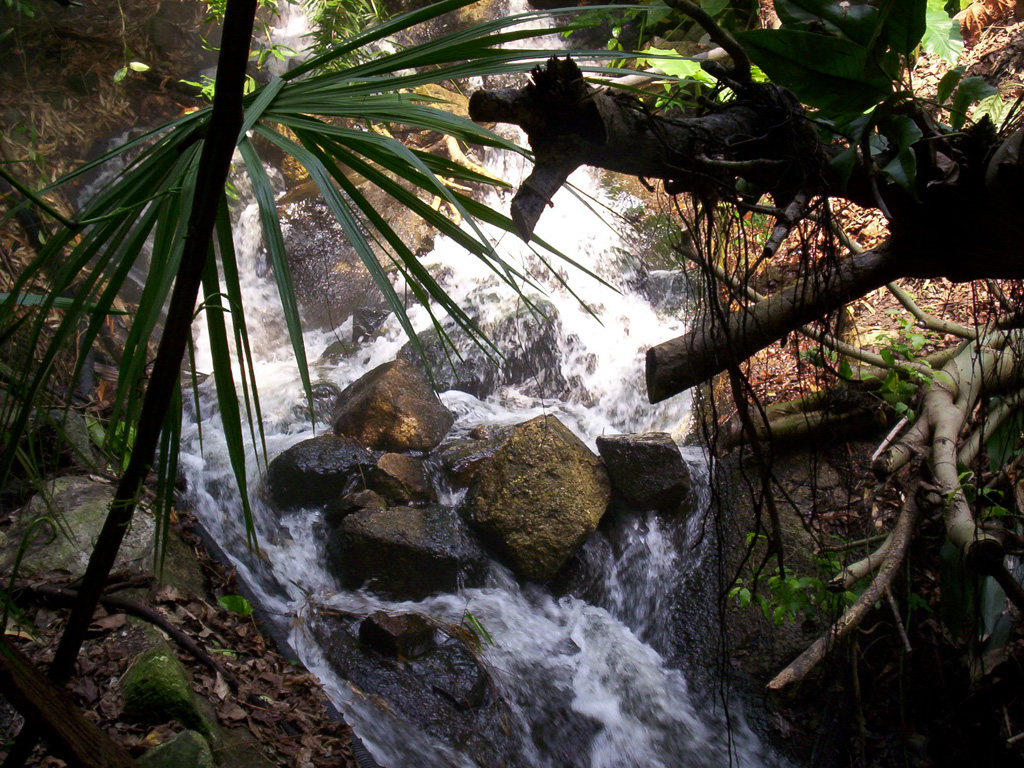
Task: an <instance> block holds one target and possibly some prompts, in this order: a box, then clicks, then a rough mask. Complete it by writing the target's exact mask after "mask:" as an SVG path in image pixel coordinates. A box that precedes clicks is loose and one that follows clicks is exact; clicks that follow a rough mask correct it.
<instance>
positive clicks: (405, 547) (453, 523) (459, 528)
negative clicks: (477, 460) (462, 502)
mask: <svg viewBox="0 0 1024 768" xmlns="http://www.w3.org/2000/svg"><path fill="white" fill-rule="evenodd" d="M327 556H328V564H329V565H330V567H331V568H332V570H333V571H334V573H335V575H337V576H338V578H339V579H340V580H341V582H342V584H344V585H345V586H346V587H349V588H356V587H359V586H361V585H363V584H368V585H369V588H370V590H372V591H373V592H377V593H379V594H382V595H385V596H388V597H390V598H392V599H395V600H422V599H423V598H425V597H429V596H430V595H435V594H438V593H441V592H454V591H456V590H457V589H459V588H460V587H463V586H466V587H471V586H480V585H481V584H482V583H483V580H484V577H485V576H486V574H487V556H486V555H485V554H484V552H483V550H481V549H480V546H479V545H478V544H477V543H476V542H475V541H474V540H473V537H472V536H471V535H470V533H469V531H468V530H467V529H466V527H465V524H464V523H463V522H462V520H461V519H460V518H459V515H458V513H456V512H455V510H453V509H450V508H448V507H443V506H440V505H431V506H427V507H415V508H414V507H394V508H391V509H384V510H376V509H366V510H363V511H361V512H353V513H352V514H350V515H348V516H347V517H346V518H345V519H344V520H342V522H341V525H340V526H339V527H338V528H337V529H335V530H334V531H332V532H331V535H330V538H329V539H328V544H327Z"/></svg>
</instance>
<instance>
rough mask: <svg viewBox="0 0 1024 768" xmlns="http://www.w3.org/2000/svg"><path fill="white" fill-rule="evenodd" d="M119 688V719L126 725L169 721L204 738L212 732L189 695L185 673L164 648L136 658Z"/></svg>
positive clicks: (144, 652)
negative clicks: (120, 699)
mask: <svg viewBox="0 0 1024 768" xmlns="http://www.w3.org/2000/svg"><path fill="white" fill-rule="evenodd" d="M121 688H122V690H123V691H124V707H123V709H122V712H121V717H122V718H124V719H125V720H127V721H128V722H130V723H143V724H147V725H159V724H161V723H166V722H170V721H172V720H173V721H176V722H179V723H181V724H182V725H184V726H185V727H186V728H190V729H192V730H195V731H199V732H200V733H202V734H203V735H205V736H209V735H210V734H211V733H212V732H213V724H212V723H211V722H210V721H209V720H208V719H207V718H206V716H204V715H203V713H202V712H201V710H200V709H199V706H198V704H197V702H196V698H195V695H194V694H193V693H192V685H191V682H190V681H189V677H188V671H187V670H186V669H185V666H184V665H183V664H182V663H181V662H180V661H178V657H177V656H175V655H174V653H173V652H172V651H171V649H170V648H169V647H168V646H167V645H166V644H160V645H157V646H155V647H153V648H150V649H149V650H147V651H143V652H142V653H141V654H139V656H138V657H136V659H135V661H133V662H132V665H131V666H130V667H129V668H128V671H127V672H125V674H124V677H123V678H122V679H121Z"/></svg>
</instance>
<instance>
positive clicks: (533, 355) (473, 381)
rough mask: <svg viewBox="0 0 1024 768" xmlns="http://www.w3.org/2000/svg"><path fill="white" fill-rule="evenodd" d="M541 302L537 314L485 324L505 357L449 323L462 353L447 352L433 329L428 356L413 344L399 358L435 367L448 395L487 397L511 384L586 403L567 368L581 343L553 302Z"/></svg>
mask: <svg viewBox="0 0 1024 768" xmlns="http://www.w3.org/2000/svg"><path fill="white" fill-rule="evenodd" d="M536 304H537V310H536V311H535V310H533V309H531V308H530V307H528V306H525V305H518V306H517V307H516V308H515V310H514V311H512V312H510V313H509V314H508V315H506V316H505V317H503V318H501V319H500V320H498V321H496V322H492V323H484V324H482V328H481V329H482V330H483V332H484V334H485V335H486V336H487V338H489V339H490V340H491V341H493V342H494V344H495V345H496V346H497V348H498V349H500V350H501V351H502V354H503V355H504V359H500V358H498V357H496V356H495V355H493V353H492V354H490V355H489V354H488V353H487V352H486V351H484V350H483V349H481V348H480V346H479V345H477V344H475V343H474V342H473V341H472V340H471V339H470V338H468V336H467V335H466V333H465V332H464V331H462V330H461V329H459V328H458V327H457V326H456V325H455V324H454V323H452V322H451V321H449V322H448V323H446V324H445V332H446V333H447V334H448V336H449V338H450V339H451V342H452V343H453V344H454V345H455V349H456V350H457V353H458V354H456V355H453V354H451V352H450V349H449V350H448V351H447V352H446V344H445V343H443V342H442V340H441V336H440V334H439V333H438V331H437V330H436V329H433V328H431V329H430V330H427V331H424V332H423V333H421V334H420V336H419V341H420V345H421V347H422V350H423V354H422V356H421V355H420V353H419V352H417V350H416V349H415V348H414V347H413V346H412V344H411V343H409V344H406V345H405V346H404V347H402V350H401V351H400V352H399V353H398V354H399V357H402V358H405V359H408V360H411V361H413V362H415V363H416V365H418V366H419V367H420V368H421V370H424V371H425V370H426V369H427V368H429V369H430V372H431V375H432V376H433V377H434V383H435V384H436V385H437V388H438V390H439V391H442V392H443V391H446V390H449V389H457V390H459V391H460V392H468V393H469V394H471V395H473V396H474V397H478V398H481V399H483V398H486V397H488V396H490V395H492V394H494V393H495V392H496V391H497V390H498V389H499V387H503V386H510V387H515V388H516V389H518V390H519V391H520V392H522V393H523V394H525V395H527V396H529V397H557V398H562V399H571V400H580V399H582V398H584V397H585V395H586V393H585V391H583V390H582V389H581V387H580V382H578V381H576V382H570V381H569V380H567V379H566V378H565V376H564V375H563V374H562V365H561V361H562V358H563V351H564V350H565V349H566V348H567V347H570V348H571V347H572V346H573V345H574V344H578V340H577V339H575V337H572V336H566V334H565V332H564V330H563V328H562V323H561V321H560V320H559V319H558V310H557V309H556V308H555V306H554V305H553V304H551V303H550V302H546V301H539V302H537V303H536Z"/></svg>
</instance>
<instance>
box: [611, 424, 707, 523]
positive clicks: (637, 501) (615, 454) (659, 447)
mask: <svg viewBox="0 0 1024 768" xmlns="http://www.w3.org/2000/svg"><path fill="white" fill-rule="evenodd" d="M597 450H598V452H599V453H600V454H601V458H602V459H604V464H605V467H606V468H607V469H608V476H609V478H610V479H611V483H612V492H613V493H614V494H615V496H616V497H618V498H619V499H621V500H622V501H623V502H625V503H626V504H627V505H628V506H630V507H634V508H636V509H658V510H662V511H666V512H668V511H675V510H677V509H679V505H680V504H682V502H683V499H685V498H686V494H687V492H688V491H689V490H690V473H689V470H688V469H687V467H686V462H684V461H683V457H682V455H681V454H680V453H679V448H678V447H677V446H676V444H675V441H674V440H673V439H672V436H671V435H669V434H668V433H667V432H647V433H644V434H629V435H602V436H601V437H599V438H597Z"/></svg>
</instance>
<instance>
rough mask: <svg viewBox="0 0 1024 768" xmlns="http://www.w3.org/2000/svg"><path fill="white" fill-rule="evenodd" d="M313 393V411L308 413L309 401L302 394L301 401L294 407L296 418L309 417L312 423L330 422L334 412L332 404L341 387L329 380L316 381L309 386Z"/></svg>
mask: <svg viewBox="0 0 1024 768" xmlns="http://www.w3.org/2000/svg"><path fill="white" fill-rule="evenodd" d="M311 391H312V394H313V412H312V414H310V411H309V401H308V400H306V396H305V395H303V396H302V402H300V403H299V404H298V405H297V406H296V407H295V415H296V416H297V417H298V418H302V419H309V420H310V421H311V422H312V423H313V424H330V423H331V415H332V414H333V413H334V404H335V403H336V402H337V401H338V395H340V394H341V388H340V387H339V386H338V385H337V384H334V383H333V382H330V381H318V382H316V383H315V384H313V386H312V387H311Z"/></svg>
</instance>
